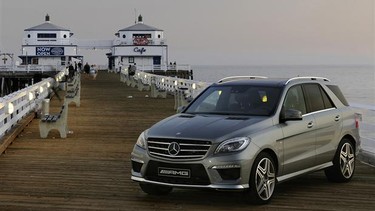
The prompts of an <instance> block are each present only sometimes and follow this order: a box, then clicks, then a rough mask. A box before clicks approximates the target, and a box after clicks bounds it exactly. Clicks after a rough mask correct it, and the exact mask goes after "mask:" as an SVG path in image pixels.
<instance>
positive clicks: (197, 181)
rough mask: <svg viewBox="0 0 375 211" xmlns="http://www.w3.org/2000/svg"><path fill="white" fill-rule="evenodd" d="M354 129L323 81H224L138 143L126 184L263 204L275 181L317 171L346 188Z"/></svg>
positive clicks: (353, 120)
mask: <svg viewBox="0 0 375 211" xmlns="http://www.w3.org/2000/svg"><path fill="white" fill-rule="evenodd" d="M358 128H359V116H358V115H357V114H356V113H355V112H354V111H353V109H352V108H351V107H349V105H348V103H347V101H346V100H345V98H344V96H343V94H342V93H341V91H340V89H339V88H338V86H336V85H334V84H332V83H331V82H330V81H329V80H328V79H326V78H320V77H297V78H291V79H268V78H265V77H259V76H237V77H230V78H225V79H222V80H220V81H219V82H217V83H215V84H213V85H211V86H209V87H208V88H207V89H206V90H204V91H203V92H202V93H201V94H200V95H199V96H198V97H197V98H195V99H194V100H193V101H192V102H191V103H190V104H189V105H188V106H187V107H186V108H184V109H183V110H182V112H181V113H178V114H176V115H173V116H171V117H168V118H166V119H164V120H162V121H160V122H158V123H156V124H155V125H153V126H152V127H151V128H149V129H147V130H146V131H144V132H143V133H142V134H141V135H140V136H139V138H138V140H137V143H136V144H135V146H134V149H133V152H132V154H131V161H132V171H131V173H132V177H131V178H132V180H134V181H137V182H139V184H140V187H141V189H142V190H143V191H144V192H146V193H148V194H168V193H169V192H171V191H172V189H173V188H174V187H179V188H212V189H221V190H222V189H225V190H231V189H232V190H238V189H243V190H244V193H245V194H247V197H246V198H247V199H248V200H249V201H250V202H252V203H256V204H264V203H267V202H269V201H270V200H271V198H272V195H273V193H274V191H275V186H276V184H277V183H278V182H283V181H285V180H288V179H291V178H294V177H296V176H300V175H303V174H306V173H310V172H314V171H317V170H322V169H324V171H325V175H326V176H327V178H328V180H330V181H333V182H348V181H350V179H351V178H352V176H353V174H354V168H355V158H356V154H357V153H358V151H359V144H360V138H359V129H358Z"/></svg>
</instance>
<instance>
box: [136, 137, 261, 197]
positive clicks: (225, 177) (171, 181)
mask: <svg viewBox="0 0 375 211" xmlns="http://www.w3.org/2000/svg"><path fill="white" fill-rule="evenodd" d="M257 150H258V147H256V146H255V145H253V144H252V143H250V144H249V146H248V147H247V149H245V150H244V151H242V152H238V153H230V154H225V155H224V154H223V155H220V156H218V155H213V156H206V157H205V158H204V159H201V160H173V159H168V160H166V159H160V158H155V157H150V155H149V154H148V153H147V151H146V150H145V149H143V148H141V147H139V146H137V145H135V147H134V149H133V152H132V155H131V162H132V172H131V173H132V176H131V179H132V180H134V181H136V182H141V183H151V184H157V185H166V186H172V187H180V188H210V189H226V190H228V189H233V190H241V189H246V188H249V175H250V171H251V167H252V163H253V160H254V156H255V155H256V152H257ZM161 168H164V169H175V170H181V169H182V170H186V171H188V172H189V177H188V178H186V177H181V176H180V175H168V176H166V175H162V176H160V174H159V171H160V169H161Z"/></svg>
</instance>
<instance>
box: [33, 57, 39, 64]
mask: <svg viewBox="0 0 375 211" xmlns="http://www.w3.org/2000/svg"><path fill="white" fill-rule="evenodd" d="M38 62H39V61H38V58H33V59H32V60H31V63H32V64H39V63H38Z"/></svg>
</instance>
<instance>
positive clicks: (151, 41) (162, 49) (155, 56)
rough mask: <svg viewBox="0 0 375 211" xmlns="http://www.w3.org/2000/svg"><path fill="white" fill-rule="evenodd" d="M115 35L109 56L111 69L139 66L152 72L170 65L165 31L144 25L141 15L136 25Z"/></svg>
mask: <svg viewBox="0 0 375 211" xmlns="http://www.w3.org/2000/svg"><path fill="white" fill-rule="evenodd" d="M115 35H116V38H115V39H114V41H113V46H112V48H111V53H109V54H107V56H108V58H109V68H110V69H113V70H114V69H115V70H119V68H121V67H128V66H129V65H137V67H143V69H145V70H147V69H149V70H151V69H155V67H156V68H157V67H159V68H160V66H166V65H167V64H168V46H167V44H166V41H165V40H164V35H163V30H161V29H157V28H155V27H152V26H148V25H146V24H144V23H143V20H142V16H141V15H139V16H138V22H137V23H136V24H135V25H132V26H129V27H127V28H124V29H121V30H119V31H118V32H117V33H116V34H115Z"/></svg>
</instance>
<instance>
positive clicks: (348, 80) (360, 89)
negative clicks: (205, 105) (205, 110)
mask: <svg viewBox="0 0 375 211" xmlns="http://www.w3.org/2000/svg"><path fill="white" fill-rule="evenodd" d="M192 69H193V71H194V80H197V81H206V82H216V81H218V80H220V79H222V78H225V77H228V76H239V75H248V76H250V75H252V76H266V77H271V78H291V77H296V76H318V77H325V78H328V79H330V80H331V81H332V82H333V83H335V84H337V85H339V87H340V89H341V91H342V92H343V94H344V96H345V97H346V98H347V100H348V102H349V104H350V105H351V106H352V107H354V108H355V109H356V110H357V112H358V113H361V114H362V122H361V128H360V134H361V140H362V144H361V145H362V148H363V149H364V150H366V151H370V152H372V153H374V154H375V68H374V67H373V66H214V65H193V66H192Z"/></svg>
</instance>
